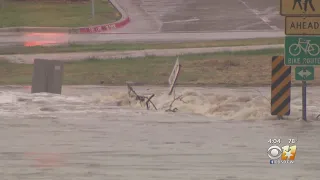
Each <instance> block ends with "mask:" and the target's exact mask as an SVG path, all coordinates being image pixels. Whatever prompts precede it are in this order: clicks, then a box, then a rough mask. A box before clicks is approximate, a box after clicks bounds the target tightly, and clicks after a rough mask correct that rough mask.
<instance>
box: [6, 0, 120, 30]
mask: <svg viewBox="0 0 320 180" xmlns="http://www.w3.org/2000/svg"><path fill="white" fill-rule="evenodd" d="M2 2H3V8H2V9H1V8H0V27H17V26H30V27H31V26H36V27H46V26H47V27H82V26H88V25H97V24H105V23H110V22H114V21H116V20H118V19H120V18H121V15H120V14H119V13H118V12H117V10H116V9H115V8H114V7H113V5H112V4H111V3H109V2H108V1H106V2H103V1H102V0H95V18H94V19H92V17H91V2H90V1H89V2H87V3H80V2H74V3H70V2H63V1H61V2H41V1H15V0H2ZM0 5H1V1H0Z"/></svg>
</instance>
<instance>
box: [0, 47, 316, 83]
mask: <svg viewBox="0 0 320 180" xmlns="http://www.w3.org/2000/svg"><path fill="white" fill-rule="evenodd" d="M282 54H283V49H274V50H261V51H244V52H236V53H215V54H200V55H185V56H180V63H181V64H182V70H181V74H180V77H179V79H178V84H179V85H187V86H203V85H207V86H263V85H270V82H271V58H272V56H274V55H282ZM175 59H176V57H154V56H151V57H145V58H127V59H121V60H94V59H91V60H86V61H81V62H68V63H65V70H64V85H89V84H91V85H94V84H97V85H98V84H99V83H100V81H102V80H103V81H104V82H105V83H104V84H107V85H124V84H125V83H126V81H133V82H136V83H141V84H148V85H167V82H168V77H169V75H170V73H171V70H172V67H173V65H174V63H175ZM32 71H33V65H30V64H13V63H8V62H5V61H0V84H1V85H13V84H31V79H32ZM293 71H294V68H293ZM319 72H320V69H319V68H316V76H317V74H319ZM292 74H294V72H292ZM292 76H293V75H292ZM298 83H300V82H296V81H294V80H293V84H298ZM310 84H320V78H315V80H314V81H312V82H310Z"/></svg>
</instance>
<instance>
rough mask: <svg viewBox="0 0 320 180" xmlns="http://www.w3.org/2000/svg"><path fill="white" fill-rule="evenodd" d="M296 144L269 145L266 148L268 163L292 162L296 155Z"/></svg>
mask: <svg viewBox="0 0 320 180" xmlns="http://www.w3.org/2000/svg"><path fill="white" fill-rule="evenodd" d="M296 151H297V146H296V145H293V146H288V145H286V146H283V147H282V148H280V147H279V146H271V147H269V149H268V156H269V158H270V164H285V163H289V164H290V163H293V162H294V160H295V157H296Z"/></svg>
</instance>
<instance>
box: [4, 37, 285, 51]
mask: <svg viewBox="0 0 320 180" xmlns="http://www.w3.org/2000/svg"><path fill="white" fill-rule="evenodd" d="M283 42H284V39H283V38H256V39H244V40H219V41H202V42H184V43H135V44H132V43H131V44H127V43H105V44H93V45H75V44H70V45H64V46H34V47H23V46H19V47H2V48H0V54H35V53H57V52H89V51H126V50H145V49H179V48H204V47H227V46H253V45H272V44H283Z"/></svg>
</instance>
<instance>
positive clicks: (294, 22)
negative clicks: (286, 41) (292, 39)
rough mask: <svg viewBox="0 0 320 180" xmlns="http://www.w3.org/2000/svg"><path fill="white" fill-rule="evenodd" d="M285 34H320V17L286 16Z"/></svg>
mask: <svg viewBox="0 0 320 180" xmlns="http://www.w3.org/2000/svg"><path fill="white" fill-rule="evenodd" d="M286 34H287V35H304V34H305V35H320V17H307V18H303V17H286Z"/></svg>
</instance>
